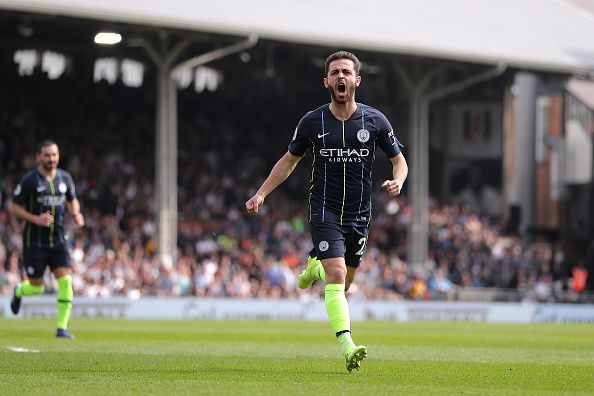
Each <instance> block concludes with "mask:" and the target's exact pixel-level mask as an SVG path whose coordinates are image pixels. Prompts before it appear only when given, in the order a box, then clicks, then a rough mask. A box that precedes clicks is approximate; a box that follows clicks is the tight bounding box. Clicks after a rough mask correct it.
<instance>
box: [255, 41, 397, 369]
mask: <svg viewBox="0 0 594 396" xmlns="http://www.w3.org/2000/svg"><path fill="white" fill-rule="evenodd" d="M360 66H361V64H360V62H359V60H358V59H357V57H356V56H355V55H353V54H352V53H350V52H346V51H339V52H336V53H334V54H332V55H330V56H329V57H328V58H327V59H326V64H325V77H324V86H325V87H326V88H327V89H328V90H329V91H330V98H331V102H330V104H326V105H323V106H321V107H319V108H318V109H316V110H314V111H311V112H309V113H307V114H306V115H305V116H304V117H303V118H302V119H301V121H300V122H299V124H298V126H297V129H296V130H295V134H294V135H293V139H292V141H291V143H290V145H289V149H288V151H287V153H286V154H285V155H284V156H283V157H282V158H281V159H280V160H279V161H278V162H277V163H276V164H275V165H274V167H273V168H272V170H271V172H270V175H269V176H268V178H267V179H266V180H265V181H264V183H263V184H262V186H261V187H260V189H259V190H258V191H257V192H256V194H255V195H254V196H253V197H252V198H250V199H249V200H248V201H247V202H246V209H247V211H248V212H249V213H254V214H255V213H258V211H259V209H260V207H261V206H262V204H263V203H264V199H265V197H266V196H267V195H268V194H270V193H271V192H272V191H273V190H274V189H275V188H276V187H277V186H278V185H279V184H281V183H282V182H283V181H285V180H286V179H287V177H289V175H290V174H291V173H292V172H293V170H294V169H295V166H296V165H297V163H298V162H299V160H300V159H301V158H302V157H303V155H304V154H305V153H306V152H307V150H310V149H311V150H312V154H313V164H312V166H313V173H312V179H311V185H310V197H309V223H310V230H311V236H312V240H313V244H314V249H315V257H317V259H319V260H321V264H320V262H319V261H317V260H316V259H313V258H310V259H309V260H308V268H307V269H306V271H304V272H303V273H302V275H300V279H299V286H300V287H302V288H304V287H307V286H309V285H310V284H311V283H312V282H313V281H314V280H315V279H318V278H322V279H323V280H324V281H325V282H326V287H325V297H324V299H325V303H326V310H327V312H328V317H329V318H330V322H331V325H332V329H333V330H334V332H335V334H336V336H337V337H338V342H339V344H340V346H341V352H342V353H343V355H344V357H345V361H346V368H347V370H349V371H351V370H352V369H353V368H357V369H358V368H359V366H360V362H361V361H362V360H363V359H364V358H365V357H366V356H367V348H366V347H365V346H362V345H361V346H357V345H355V343H354V342H353V340H352V338H351V331H350V330H351V326H350V317H349V309H348V304H347V299H346V296H345V289H346V288H345V285H347V287H348V285H350V283H351V282H352V281H353V279H354V277H355V274H356V272H357V268H358V267H359V263H360V260H361V256H362V255H363V252H364V250H365V245H366V242H367V235H368V231H369V225H370V222H371V188H372V186H371V171H372V165H373V161H374V159H375V149H376V147H377V146H379V147H380V148H381V149H382V150H383V151H384V152H385V153H386V154H387V156H388V157H389V158H390V161H391V162H392V175H393V179H392V180H386V181H385V182H384V183H383V184H382V187H383V188H384V189H385V190H386V191H387V192H388V193H389V194H390V195H391V196H396V195H398V194H400V191H401V189H402V185H403V183H404V181H405V180H406V177H407V175H408V166H407V163H406V160H405V158H404V156H403V155H402V153H401V151H400V143H399V142H398V140H397V139H396V136H395V135H394V131H393V129H392V127H391V125H390V123H389V122H388V120H387V119H386V117H385V116H384V115H383V114H382V113H381V112H379V111H378V110H376V109H374V108H372V107H370V106H367V105H364V104H362V103H357V102H356V101H355V90H356V88H357V87H358V86H359V84H360V83H361V76H360V75H359V69H360ZM312 256H314V254H312Z"/></svg>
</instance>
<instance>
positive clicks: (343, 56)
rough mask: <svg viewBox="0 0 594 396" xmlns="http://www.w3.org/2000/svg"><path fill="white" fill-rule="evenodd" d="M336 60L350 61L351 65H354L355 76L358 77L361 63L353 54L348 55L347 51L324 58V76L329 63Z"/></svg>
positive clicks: (326, 73)
mask: <svg viewBox="0 0 594 396" xmlns="http://www.w3.org/2000/svg"><path fill="white" fill-rule="evenodd" d="M338 59H350V60H352V61H353V64H354V65H355V74H356V75H359V70H360V69H361V62H360V61H359V58H357V57H356V56H355V54H353V53H350V52H348V51H338V52H335V53H333V54H332V55H330V56H329V57H327V58H326V64H325V73H324V75H325V76H327V75H328V67H329V66H330V63H331V62H334V61H335V60H338Z"/></svg>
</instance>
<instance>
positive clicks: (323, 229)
mask: <svg viewBox="0 0 594 396" xmlns="http://www.w3.org/2000/svg"><path fill="white" fill-rule="evenodd" d="M309 226H310V231H311V239H312V241H313V244H314V249H315V256H316V257H317V258H318V259H319V260H324V259H328V258H334V257H344V261H345V263H346V265H347V266H349V267H353V268H359V265H360V264H361V257H362V256H363V252H364V251H365V246H366V245H367V235H368V233H369V227H367V224H365V225H361V226H341V225H339V224H334V223H310V225H309ZM310 254H311V253H310Z"/></svg>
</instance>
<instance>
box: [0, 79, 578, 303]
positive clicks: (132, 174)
mask: <svg viewBox="0 0 594 396" xmlns="http://www.w3.org/2000/svg"><path fill="white" fill-rule="evenodd" d="M0 88H2V89H0V108H2V112H1V113H0V130H1V131H2V134H1V135H0V157H1V158H2V160H1V161H0V191H1V196H0V295H10V294H11V293H12V288H13V286H14V285H15V284H16V283H17V282H19V280H20V279H21V273H20V270H19V261H20V252H21V250H22V240H21V230H22V224H21V223H20V222H19V221H17V220H16V219H14V218H13V217H12V216H10V215H9V214H8V212H7V205H8V203H9V201H10V196H11V194H12V191H13V189H14V187H15V185H16V183H17V182H18V179H19V177H20V176H21V175H22V174H23V173H24V172H25V170H27V169H31V168H33V167H34V166H35V157H34V151H35V150H34V147H35V144H36V143H37V141H38V140H40V139H42V138H47V137H49V138H52V139H54V140H56V141H57V142H58V144H59V145H60V148H61V153H62V158H61V164H60V165H61V167H63V168H65V169H67V170H68V171H69V172H71V173H72V175H73V176H74V180H75V182H76V187H77V193H78V196H79V199H80V200H81V203H82V210H83V213H84V214H85V216H86V222H87V224H86V226H85V227H84V228H75V227H74V225H73V224H71V223H69V224H68V228H69V230H70V241H71V243H72V266H73V269H74V276H73V284H74V289H75V293H76V294H77V295H79V296H88V297H109V296H126V297H129V298H139V297H140V296H148V295H153V296H196V297H230V298H241V299H246V298H287V299H299V298H314V299H315V298H320V296H321V295H322V293H323V287H322V286H321V285H320V284H319V282H317V283H316V284H314V286H313V287H312V288H311V289H308V290H307V291H298V289H297V287H296V281H297V276H298V274H299V272H300V271H301V270H302V269H303V268H304V267H305V259H306V257H307V253H308V252H309V250H310V249H311V247H312V245H311V241H310V237H309V232H308V225H307V223H306V220H305V219H306V218H307V213H306V210H307V186H308V181H309V172H310V170H309V165H308V162H309V161H310V159H309V158H307V157H306V158H305V160H304V161H302V162H304V163H302V164H300V165H299V166H298V168H297V170H296V171H295V172H294V174H293V175H292V176H291V178H290V179H289V180H288V181H287V182H286V183H285V184H284V185H282V186H281V187H280V188H279V189H278V190H277V191H275V192H274V193H273V194H272V195H271V196H270V197H269V198H268V199H267V201H266V205H265V207H264V208H263V209H262V213H261V215H259V216H253V217H252V216H248V215H247V213H246V211H245V209H244V203H245V201H246V199H247V198H249V197H250V196H251V195H252V194H253V192H254V191H253V189H254V188H256V187H257V186H259V185H260V183H261V181H262V179H263V178H264V177H265V176H266V175H267V172H268V171H269V169H270V167H271V165H272V164H273V161H274V160H275V159H276V158H278V157H279V156H280V155H282V153H283V152H284V151H285V150H286V145H287V144H288V141H289V139H290V136H291V131H292V129H293V128H294V124H295V123H296V122H297V120H298V117H299V115H295V114H287V110H286V109H283V107H282V106H280V105H279V104H278V103H277V102H278V101H276V97H275V95H272V94H270V90H269V89H268V88H267V87H261V88H258V87H257V86H250V87H242V90H245V91H249V92H250V98H258V100H259V101H260V105H259V106H258V109H256V110H254V109H250V106H249V104H248V103H247V102H249V100H247V101H246V98H245V97H243V96H242V95H238V94H236V93H234V94H233V95H228V96H226V97H224V98H218V100H213V96H215V95H221V96H222V95H223V94H222V93H221V94H216V93H205V94H204V95H202V96H200V95H196V94H190V93H184V92H180V123H179V141H180V144H179V147H180V151H179V229H178V233H179V235H178V257H177V259H176V262H175V263H174V264H173V265H171V266H167V265H163V263H160V262H159V260H158V258H157V255H156V254H155V253H156V249H157V246H156V224H155V220H154V215H155V202H154V180H153V178H154V160H153V158H154V154H153V153H154V127H153V124H154V98H152V96H151V95H150V94H147V93H146V91H141V90H135V89H133V88H125V87H122V86H110V85H108V84H99V85H94V86H92V87H90V88H89V87H86V86H84V85H83V86H81V84H80V82H79V81H78V80H75V79H69V78H68V77H65V78H63V79H61V80H60V81H46V80H45V79H44V77H43V76H39V75H34V76H32V77H26V78H16V77H15V78H14V79H8V80H7V81H4V82H3V83H2V86H1V87H0ZM33 92H41V93H39V94H35V95H33V94H32V93H33ZM250 100H251V99H250ZM132 104H133V105H132ZM316 105H317V104H316ZM262 108H266V109H268V111H260V110H261V109H262ZM196 109H198V110H196ZM231 109H232V110H233V111H230V110H231ZM382 167H383V168H385V169H383V170H382V169H381V168H382ZM376 169H377V172H375V177H376V178H378V179H379V178H381V177H383V176H385V175H386V172H388V171H389V161H388V160H387V159H386V160H385V161H382V158H379V159H378V161H376ZM375 185H376V186H378V185H379V183H377V180H376V183H375ZM428 210H429V219H430V240H429V252H430V253H429V257H427V260H426V262H425V263H424V264H422V265H418V266H412V265H410V263H408V261H407V256H408V249H409V247H410V243H409V240H408V236H407V229H408V225H409V222H410V219H411V206H410V204H409V202H408V200H407V198H406V193H405V194H403V195H402V196H400V197H398V199H390V198H389V197H388V196H387V195H385V194H384V193H382V192H381V190H380V189H378V190H377V191H376V192H375V193H374V221H373V224H372V228H371V232H370V235H369V241H368V248H367V250H366V253H365V255H364V257H363V262H362V265H361V267H360V270H359V273H358V274H357V278H356V281H355V283H354V285H353V286H352V288H351V290H350V291H349V295H350V298H353V299H388V300H399V299H413V300H429V299H456V298H460V296H461V290H468V289H473V290H476V289H485V290H487V289H491V288H501V289H506V290H510V291H513V293H511V294H510V296H512V297H510V298H513V299H517V300H527V301H539V302H552V301H578V300H579V298H580V297H579V296H580V295H579V293H580V292H581V291H583V290H577V289H576V288H575V287H574V283H573V280H574V277H573V275H572V274H571V273H567V272H568V271H565V272H564V271H560V270H559V269H560V268H562V267H563V266H565V263H564V257H563V255H562V252H561V251H559V250H556V249H555V246H551V245H550V244H547V243H528V242H526V241H525V240H524V239H522V238H521V237H520V236H517V235H505V234H504V232H503V227H502V224H501V223H500V222H499V221H498V220H497V219H493V218H489V217H484V216H481V215H480V213H476V212H473V211H472V210H470V208H469V206H467V205H464V204H460V205H442V204H439V203H437V202H436V201H432V202H431V204H430V207H429V208H428ZM578 267H579V266H578ZM47 283H48V292H50V293H51V292H52V285H53V282H52V279H51V277H50V275H49V274H48V277H47Z"/></svg>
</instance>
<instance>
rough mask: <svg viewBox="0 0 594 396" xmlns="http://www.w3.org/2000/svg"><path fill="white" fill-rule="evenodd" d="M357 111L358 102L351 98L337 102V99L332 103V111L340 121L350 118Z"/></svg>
mask: <svg viewBox="0 0 594 396" xmlns="http://www.w3.org/2000/svg"><path fill="white" fill-rule="evenodd" d="M355 111H357V102H355V101H354V100H350V101H348V102H346V103H337V102H335V101H332V102H331V103H330V112H331V113H332V115H333V116H334V117H336V119H337V120H340V121H346V120H348V119H349V118H351V116H352V115H353V113H354V112H355Z"/></svg>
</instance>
